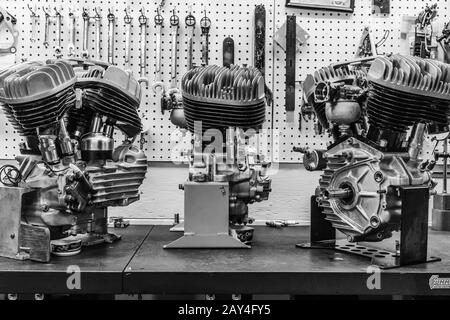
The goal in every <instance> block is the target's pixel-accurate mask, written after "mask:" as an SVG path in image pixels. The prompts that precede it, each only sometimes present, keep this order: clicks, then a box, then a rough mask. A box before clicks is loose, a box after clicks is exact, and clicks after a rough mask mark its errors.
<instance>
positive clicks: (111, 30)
mask: <svg viewBox="0 0 450 320" xmlns="http://www.w3.org/2000/svg"><path fill="white" fill-rule="evenodd" d="M107 18H108V63H110V64H114V36H115V28H116V16H115V15H114V9H111V8H109V9H108V16H107Z"/></svg>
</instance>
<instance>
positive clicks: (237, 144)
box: [182, 65, 271, 242]
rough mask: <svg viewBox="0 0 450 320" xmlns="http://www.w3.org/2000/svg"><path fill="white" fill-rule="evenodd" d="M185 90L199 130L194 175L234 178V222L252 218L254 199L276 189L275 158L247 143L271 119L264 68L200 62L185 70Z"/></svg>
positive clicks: (191, 124)
mask: <svg viewBox="0 0 450 320" xmlns="http://www.w3.org/2000/svg"><path fill="white" fill-rule="evenodd" d="M182 96H183V105H184V114H185V118H186V124H187V128H188V130H189V131H190V132H191V133H193V135H194V138H193V146H192V149H191V152H190V166H189V180H190V181H195V182H200V183H204V182H211V181H217V182H228V183H229V188H230V192H229V195H230V200H229V220H230V224H231V225H236V226H239V225H246V224H247V223H250V222H252V221H251V219H249V217H248V204H251V203H254V202H259V201H263V200H267V199H268V197H269V192H270V191H271V189H270V186H271V179H270V178H269V177H268V176H267V174H266V171H267V168H268V167H269V163H266V162H265V161H264V160H263V159H261V158H260V157H259V156H258V155H257V152H256V151H255V149H254V148H253V147H252V146H250V145H249V144H248V143H245V142H246V141H245V140H246V139H250V138H252V137H254V136H255V135H256V134H257V132H256V130H257V129H259V128H260V127H261V125H262V124H263V123H264V121H265V114H266V110H265V106H266V105H265V100H264V98H265V95H264V80H263V77H262V75H261V73H260V72H259V71H258V70H257V69H256V68H253V67H239V66H232V67H231V68H227V67H219V66H214V65H210V66H206V67H197V68H194V69H191V70H189V71H188V72H187V73H186V74H185V75H184V76H183V79H182ZM244 130H248V131H246V132H244ZM242 234H247V235H248V234H249V233H245V232H244V233H242ZM240 239H241V240H242V241H243V242H246V241H247V240H249V239H247V236H242V237H240Z"/></svg>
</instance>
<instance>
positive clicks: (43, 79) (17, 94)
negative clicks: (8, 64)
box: [0, 60, 76, 136]
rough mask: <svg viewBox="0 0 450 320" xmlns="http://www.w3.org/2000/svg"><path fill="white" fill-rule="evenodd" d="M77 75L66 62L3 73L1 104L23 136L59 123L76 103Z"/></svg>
mask: <svg viewBox="0 0 450 320" xmlns="http://www.w3.org/2000/svg"><path fill="white" fill-rule="evenodd" d="M75 81H76V77H75V73H74V72H73V69H72V67H71V65H70V64H69V63H68V62H66V61H64V60H47V61H46V62H25V63H21V64H18V65H16V66H14V67H12V68H9V69H8V70H5V71H3V72H1V73H0V103H1V104H2V109H3V110H4V112H5V114H6V117H7V119H8V120H9V121H10V122H11V123H12V125H13V127H14V129H15V130H16V131H18V132H19V133H20V134H21V135H24V136H33V135H36V129H39V128H45V127H49V126H51V125H52V124H54V123H56V122H58V121H59V120H60V119H61V118H62V117H63V116H64V114H65V112H66V111H67V110H69V109H70V108H71V107H73V106H74V104H75V91H74V84H75Z"/></svg>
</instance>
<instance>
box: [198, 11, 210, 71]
mask: <svg viewBox="0 0 450 320" xmlns="http://www.w3.org/2000/svg"><path fill="white" fill-rule="evenodd" d="M200 28H201V29H202V64H203V65H204V66H206V65H208V60H209V57H208V55H209V30H210V28H211V19H209V18H208V17H207V16H206V9H205V16H204V17H203V18H202V19H201V20H200Z"/></svg>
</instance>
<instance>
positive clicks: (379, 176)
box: [373, 171, 384, 183]
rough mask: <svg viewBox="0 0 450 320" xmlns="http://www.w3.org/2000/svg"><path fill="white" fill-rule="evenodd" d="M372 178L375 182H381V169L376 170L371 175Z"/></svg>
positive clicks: (382, 176)
mask: <svg viewBox="0 0 450 320" xmlns="http://www.w3.org/2000/svg"><path fill="white" fill-rule="evenodd" d="M373 178H374V179H375V181H376V182H378V183H379V182H382V181H383V180H384V175H383V173H382V172H381V171H377V172H375V174H374V175H373Z"/></svg>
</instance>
